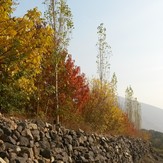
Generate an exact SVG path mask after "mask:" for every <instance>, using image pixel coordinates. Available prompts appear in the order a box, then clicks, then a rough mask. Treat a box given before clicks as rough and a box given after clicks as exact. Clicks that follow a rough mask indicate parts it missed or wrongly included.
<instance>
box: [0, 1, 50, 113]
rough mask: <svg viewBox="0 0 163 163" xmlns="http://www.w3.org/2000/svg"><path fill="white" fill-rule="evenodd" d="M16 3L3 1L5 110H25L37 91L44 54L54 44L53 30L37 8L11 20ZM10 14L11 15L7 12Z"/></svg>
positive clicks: (0, 85) (0, 87)
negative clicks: (13, 5) (13, 6)
mask: <svg viewBox="0 0 163 163" xmlns="http://www.w3.org/2000/svg"><path fill="white" fill-rule="evenodd" d="M11 2H12V1H7V2H6V1H5V2H3V1H2V2H1V9H2V10H1V11H2V12H1V20H0V23H1V26H0V71H1V73H0V77H1V78H0V94H1V95H2V96H1V98H0V102H1V110H3V111H7V110H8V109H11V108H12V109H13V108H15V109H16V108H22V109H24V108H25V106H26V105H27V103H29V101H30V98H31V95H32V94H33V93H34V92H35V91H36V90H37V87H36V85H35V81H36V80H37V79H36V77H37V75H38V74H40V73H41V71H42V68H41V63H42V60H43V57H44V55H45V54H46V53H47V52H48V48H49V46H51V45H52V44H51V43H52V39H51V38H52V37H51V36H52V34H53V31H52V29H51V28H49V27H48V26H45V25H44V22H43V20H42V19H41V18H40V15H41V13H40V12H39V11H38V10H37V9H33V10H30V11H28V12H27V14H25V15H24V16H23V18H14V17H11V12H12V10H11V9H12V3H11ZM6 11H7V12H6Z"/></svg>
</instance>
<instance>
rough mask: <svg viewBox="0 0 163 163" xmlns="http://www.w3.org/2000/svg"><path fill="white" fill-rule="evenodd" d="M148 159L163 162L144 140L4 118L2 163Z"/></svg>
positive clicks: (118, 162) (0, 141) (0, 131)
mask: <svg viewBox="0 0 163 163" xmlns="http://www.w3.org/2000/svg"><path fill="white" fill-rule="evenodd" d="M145 159H146V160H153V162H154V163H155V162H157V161H159V157H158V156H157V155H156V154H155V153H154V152H153V150H152V148H151V146H150V144H149V143H147V142H144V141H142V140H141V139H134V138H129V137H128V138H127V137H124V136H109V137H103V136H98V135H96V134H92V135H90V134H87V133H85V132H84V131H83V130H81V129H79V130H78V131H74V130H70V129H66V128H64V127H62V126H59V125H51V124H49V123H45V122H42V121H41V120H19V119H16V118H5V117H3V116H2V115H1V116H0V162H1V163H9V162H10V163H26V162H28V163H50V162H53V163H82V162H83V163H84V162H85V163H86V162H87V163H139V162H143V160H145ZM144 162H145V161H144Z"/></svg>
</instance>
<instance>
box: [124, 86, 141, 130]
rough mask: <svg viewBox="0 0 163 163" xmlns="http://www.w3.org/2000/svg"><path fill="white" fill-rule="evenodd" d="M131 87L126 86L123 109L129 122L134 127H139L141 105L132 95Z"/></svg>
mask: <svg viewBox="0 0 163 163" xmlns="http://www.w3.org/2000/svg"><path fill="white" fill-rule="evenodd" d="M133 94H134V92H133V89H132V88H131V86H129V87H127V89H126V95H125V110H126V113H127V115H128V118H129V120H130V122H131V123H133V124H134V126H135V128H136V129H138V130H139V129H140V128H141V107H140V104H139V102H138V101H137V98H135V99H134V97H133Z"/></svg>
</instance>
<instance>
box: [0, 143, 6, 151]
mask: <svg viewBox="0 0 163 163" xmlns="http://www.w3.org/2000/svg"><path fill="white" fill-rule="evenodd" d="M4 150H5V144H4V142H3V140H0V152H2V151H4Z"/></svg>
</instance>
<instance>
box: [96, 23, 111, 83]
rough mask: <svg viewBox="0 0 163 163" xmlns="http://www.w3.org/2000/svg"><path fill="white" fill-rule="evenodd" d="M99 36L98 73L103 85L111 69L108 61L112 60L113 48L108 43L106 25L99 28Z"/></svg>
mask: <svg viewBox="0 0 163 163" xmlns="http://www.w3.org/2000/svg"><path fill="white" fill-rule="evenodd" d="M97 34H98V42H97V44H96V45H97V47H98V55H97V72H98V75H99V79H100V81H101V85H102V84H103V82H104V81H106V80H107V78H109V77H108V73H109V69H110V63H109V61H108V59H110V55H111V47H110V46H109V45H108V43H107V42H106V28H105V27H104V24H103V23H101V24H100V25H99V26H98V27H97Z"/></svg>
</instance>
